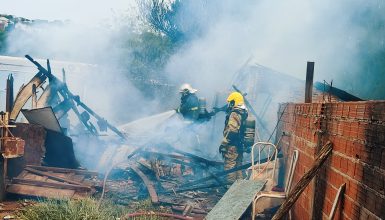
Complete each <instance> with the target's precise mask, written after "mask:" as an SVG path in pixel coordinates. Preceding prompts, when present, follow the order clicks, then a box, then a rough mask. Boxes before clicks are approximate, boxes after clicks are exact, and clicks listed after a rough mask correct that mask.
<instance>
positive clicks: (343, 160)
mask: <svg viewBox="0 0 385 220" xmlns="http://www.w3.org/2000/svg"><path fill="white" fill-rule="evenodd" d="M340 170H341V171H342V172H343V173H347V172H348V160H347V159H346V158H343V157H341V158H340Z"/></svg>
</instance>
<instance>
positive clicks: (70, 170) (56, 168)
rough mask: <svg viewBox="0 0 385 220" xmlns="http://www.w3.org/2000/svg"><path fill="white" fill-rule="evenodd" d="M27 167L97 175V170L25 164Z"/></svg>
mask: <svg viewBox="0 0 385 220" xmlns="http://www.w3.org/2000/svg"><path fill="white" fill-rule="evenodd" d="M27 167H29V168H32V169H35V170H40V171H53V172H58V173H75V174H78V175H86V176H97V175H98V172H94V171H88V170H79V169H67V168H59V167H46V166H34V165H27Z"/></svg>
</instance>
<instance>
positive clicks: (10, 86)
mask: <svg viewBox="0 0 385 220" xmlns="http://www.w3.org/2000/svg"><path fill="white" fill-rule="evenodd" d="M12 108H13V76H12V74H9V75H8V79H7V92H6V100H5V111H6V112H9V113H10V112H12Z"/></svg>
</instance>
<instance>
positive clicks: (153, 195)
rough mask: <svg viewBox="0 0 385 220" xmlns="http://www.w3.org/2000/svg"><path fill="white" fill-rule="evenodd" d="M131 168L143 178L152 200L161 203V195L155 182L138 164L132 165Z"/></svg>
mask: <svg viewBox="0 0 385 220" xmlns="http://www.w3.org/2000/svg"><path fill="white" fill-rule="evenodd" d="M130 168H131V170H132V171H134V172H135V173H136V174H137V175H138V176H139V177H140V179H142V181H143V183H144V185H145V186H146V188H147V191H148V194H149V195H150V198H151V202H152V203H154V204H157V203H159V197H158V194H157V192H156V190H155V187H154V184H153V182H152V181H151V180H150V179H149V178H148V177H147V176H146V175H145V174H144V173H143V172H142V171H141V170H140V169H139V167H138V166H137V165H132V166H131V167H130Z"/></svg>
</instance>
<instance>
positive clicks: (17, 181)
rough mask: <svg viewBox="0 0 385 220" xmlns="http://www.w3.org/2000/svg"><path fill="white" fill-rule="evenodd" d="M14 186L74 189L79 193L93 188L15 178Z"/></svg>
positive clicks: (13, 180)
mask: <svg viewBox="0 0 385 220" xmlns="http://www.w3.org/2000/svg"><path fill="white" fill-rule="evenodd" d="M12 183H13V184H24V185H33V186H41V187H52V188H59V189H72V190H77V191H90V190H91V188H90V187H88V186H79V185H74V184H69V183H54V182H45V181H38V180H33V179H23V178H13V179H12Z"/></svg>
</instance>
